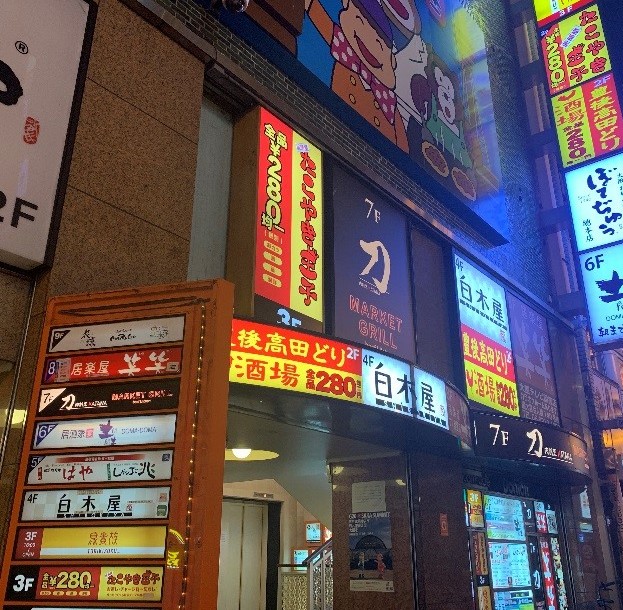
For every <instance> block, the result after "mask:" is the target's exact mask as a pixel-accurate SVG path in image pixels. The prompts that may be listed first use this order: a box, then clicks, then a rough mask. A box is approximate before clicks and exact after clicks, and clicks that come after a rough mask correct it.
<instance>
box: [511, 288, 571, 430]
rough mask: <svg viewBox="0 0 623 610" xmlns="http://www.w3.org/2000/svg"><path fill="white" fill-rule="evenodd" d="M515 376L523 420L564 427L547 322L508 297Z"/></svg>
mask: <svg viewBox="0 0 623 610" xmlns="http://www.w3.org/2000/svg"><path fill="white" fill-rule="evenodd" d="M507 303H508V315H509V317H510V330H511V340H512V345H513V356H514V357H515V376H516V379H517V393H518V397H519V411H520V414H521V417H525V418H526V419H534V420H536V421H542V422H545V423H548V424H553V425H555V426H558V425H560V416H559V414H558V399H557V394H556V381H555V379H554V366H553V362H552V351H551V347H550V342H549V334H548V330H547V321H546V319H545V317H544V316H542V315H541V314H539V313H537V312H536V311H534V309H532V308H531V307H529V306H528V305H526V304H525V303H524V302H523V301H521V300H520V299H518V298H517V297H515V296H514V295H512V294H507Z"/></svg>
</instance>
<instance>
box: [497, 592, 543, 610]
mask: <svg viewBox="0 0 623 610" xmlns="http://www.w3.org/2000/svg"><path fill="white" fill-rule="evenodd" d="M493 599H494V602H495V610H534V599H533V597H532V591H531V590H530V589H523V590H521V591H496V592H495V593H494V594H493Z"/></svg>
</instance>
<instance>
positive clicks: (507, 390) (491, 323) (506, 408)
mask: <svg viewBox="0 0 623 610" xmlns="http://www.w3.org/2000/svg"><path fill="white" fill-rule="evenodd" d="M454 272H455V278H456V289H457V297H458V304H459V317H460V321H461V345H462V347H463V362H464V365H465V381H466V384H467V397H468V398H469V399H470V400H473V401H475V402H477V403H479V404H481V405H485V406H487V407H490V408H492V409H495V410H496V411H501V412H502V413H505V414H507V415H514V416H518V415H519V404H518V401H517V385H516V382H515V367H514V363H513V353H512V350H511V339H510V331H509V323H508V313H507V310H506V293H505V290H504V288H503V287H502V286H500V285H499V284H498V283H496V282H494V281H493V280H492V279H491V278H490V277H488V276H487V275H485V274H484V273H483V272H482V271H480V270H479V269H478V268H477V267H476V266H475V265H473V264H472V263H471V262H469V261H468V260H467V259H466V258H463V257H462V256H460V255H459V254H457V253H455V254H454Z"/></svg>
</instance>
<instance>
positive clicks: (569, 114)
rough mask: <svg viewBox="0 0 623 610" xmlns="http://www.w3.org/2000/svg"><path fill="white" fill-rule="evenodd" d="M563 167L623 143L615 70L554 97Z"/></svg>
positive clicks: (618, 146) (613, 148) (612, 149)
mask: <svg viewBox="0 0 623 610" xmlns="http://www.w3.org/2000/svg"><path fill="white" fill-rule="evenodd" d="M552 107H553V109H554V120H555V123H556V133H557V134H558V146H559V148H560V154H561V156H562V163H563V167H565V168H566V167H572V166H573V165H577V164H578V163H583V162H584V161H589V160H591V159H595V158H598V157H601V156H603V155H607V154H609V153H612V152H615V151H617V150H619V149H620V148H622V147H623V117H622V115H621V106H620V104H619V98H618V95H617V91H616V86H615V83H614V77H613V76H612V74H611V73H610V74H605V75H604V76H600V77H599V78H596V79H594V80H592V81H588V82H585V83H582V84H581V85H578V86H577V87H574V88H573V89H570V90H569V91H566V92H565V93H560V94H558V95H556V96H555V97H553V98H552Z"/></svg>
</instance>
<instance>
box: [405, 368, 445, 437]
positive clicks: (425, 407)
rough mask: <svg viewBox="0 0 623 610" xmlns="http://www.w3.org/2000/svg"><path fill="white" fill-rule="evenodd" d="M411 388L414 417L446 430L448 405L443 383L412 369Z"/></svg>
mask: <svg viewBox="0 0 623 610" xmlns="http://www.w3.org/2000/svg"><path fill="white" fill-rule="evenodd" d="M413 387H414V391H415V399H416V401H415V404H416V411H415V415H416V417H417V418H418V419H422V420H424V421H427V422H429V423H431V424H434V425H435V426H439V427H441V428H445V429H446V430H447V429H448V403H447V398H446V384H445V383H444V381H443V380H442V379H439V377H435V375H431V374H430V373H427V372H426V371H423V370H421V369H418V368H414V369H413Z"/></svg>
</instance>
